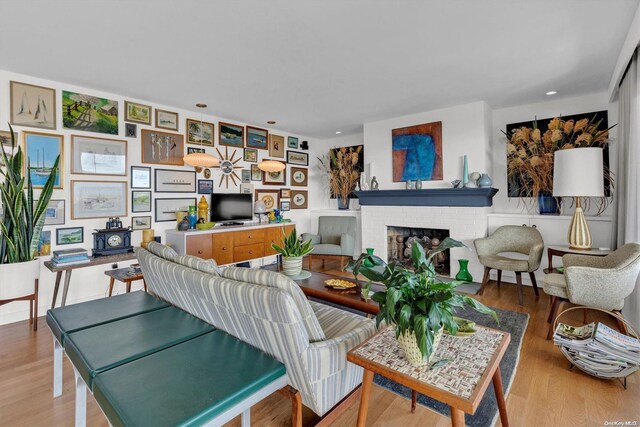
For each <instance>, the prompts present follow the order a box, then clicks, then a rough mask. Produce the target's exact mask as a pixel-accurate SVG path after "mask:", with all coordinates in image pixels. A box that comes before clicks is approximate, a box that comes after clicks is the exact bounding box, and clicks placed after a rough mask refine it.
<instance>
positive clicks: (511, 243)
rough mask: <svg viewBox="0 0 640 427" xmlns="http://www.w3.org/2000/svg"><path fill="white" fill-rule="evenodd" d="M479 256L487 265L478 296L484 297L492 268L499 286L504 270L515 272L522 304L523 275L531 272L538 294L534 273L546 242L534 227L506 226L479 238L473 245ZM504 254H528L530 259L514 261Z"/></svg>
mask: <svg viewBox="0 0 640 427" xmlns="http://www.w3.org/2000/svg"><path fill="white" fill-rule="evenodd" d="M473 244H474V246H475V247H476V252H477V253H478V260H479V261H480V264H482V265H484V277H483V278H482V286H481V287H480V290H479V291H478V294H480V295H482V293H483V292H484V290H485V287H486V286H487V283H488V282H489V273H490V272H491V269H492V268H493V269H495V270H497V271H498V287H500V282H501V280H502V270H507V271H514V272H515V273H516V282H517V284H518V302H519V303H520V305H522V303H523V299H524V297H523V292H522V273H529V278H530V279H531V283H532V284H533V291H534V292H535V294H536V296H539V293H538V283H537V282H536V276H535V274H534V272H535V271H536V270H537V269H538V267H540V261H541V260H542V252H543V250H544V241H543V240H542V235H541V234H540V232H539V231H538V230H537V229H536V228H535V227H527V226H525V225H504V226H502V227H500V228H498V229H497V230H496V231H494V232H493V234H492V235H491V236H489V237H485V238H483V239H477V240H475V241H474V242H473ZM504 252H517V253H521V254H524V255H527V256H528V258H527V259H517V258H511V257H508V256H506V255H504V254H503V253H504Z"/></svg>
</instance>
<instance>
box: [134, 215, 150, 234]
mask: <svg viewBox="0 0 640 427" xmlns="http://www.w3.org/2000/svg"><path fill="white" fill-rule="evenodd" d="M150 228H151V216H134V217H131V230H133V231H136V230H148V229H150Z"/></svg>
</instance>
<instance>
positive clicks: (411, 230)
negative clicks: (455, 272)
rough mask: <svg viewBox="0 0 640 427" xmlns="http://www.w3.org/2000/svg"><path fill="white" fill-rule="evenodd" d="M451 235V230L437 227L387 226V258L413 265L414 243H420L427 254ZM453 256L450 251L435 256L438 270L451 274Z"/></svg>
mask: <svg viewBox="0 0 640 427" xmlns="http://www.w3.org/2000/svg"><path fill="white" fill-rule="evenodd" d="M447 237H449V230H443V229H437V228H415V227H395V226H391V227H387V260H388V261H396V262H399V263H401V264H403V265H405V266H411V265H412V259H411V251H412V248H413V245H414V243H416V242H417V243H418V244H420V245H421V246H422V247H423V248H424V251H425V252H426V254H427V256H429V254H430V253H431V251H432V250H433V249H435V248H437V247H438V245H439V244H440V242H442V241H443V240H444V239H445V238H447ZM450 261H451V257H450V254H449V251H448V250H446V251H444V252H440V253H439V254H437V255H436V256H435V257H434V266H435V268H436V272H437V273H438V274H439V275H441V276H449V274H450V270H451V269H450Z"/></svg>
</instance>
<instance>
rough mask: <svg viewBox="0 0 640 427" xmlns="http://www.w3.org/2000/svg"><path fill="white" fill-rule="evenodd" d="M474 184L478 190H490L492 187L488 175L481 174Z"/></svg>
mask: <svg viewBox="0 0 640 427" xmlns="http://www.w3.org/2000/svg"><path fill="white" fill-rule="evenodd" d="M476 184H477V185H478V188H491V186H492V185H493V181H492V180H491V177H490V176H489V175H487V174H486V173H483V174H482V175H480V178H478V180H477V181H476Z"/></svg>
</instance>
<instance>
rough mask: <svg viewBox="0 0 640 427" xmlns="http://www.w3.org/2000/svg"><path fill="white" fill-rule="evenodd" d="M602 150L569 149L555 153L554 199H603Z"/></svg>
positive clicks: (591, 148)
mask: <svg viewBox="0 0 640 427" xmlns="http://www.w3.org/2000/svg"><path fill="white" fill-rule="evenodd" d="M603 176H604V170H603V166H602V148H597V147H589V148H569V149H565V150H558V151H556V152H555V155H554V159H553V195H554V196H555V197H604V178H603Z"/></svg>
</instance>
